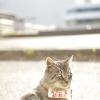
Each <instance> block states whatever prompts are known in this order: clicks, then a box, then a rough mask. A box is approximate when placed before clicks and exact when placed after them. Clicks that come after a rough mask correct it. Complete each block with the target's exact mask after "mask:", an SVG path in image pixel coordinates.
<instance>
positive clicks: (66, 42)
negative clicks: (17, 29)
mask: <svg viewBox="0 0 100 100" xmlns="http://www.w3.org/2000/svg"><path fill="white" fill-rule="evenodd" d="M92 48H95V49H100V34H89V35H88V34H87V35H72V36H71V35H70V36H51V37H48V36H45V37H20V38H0V50H23V49H33V50H59V49H60V50H70V49H71V50H79V49H92Z"/></svg>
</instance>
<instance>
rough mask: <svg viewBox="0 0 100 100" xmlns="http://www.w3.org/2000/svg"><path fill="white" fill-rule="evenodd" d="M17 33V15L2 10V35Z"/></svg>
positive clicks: (0, 29) (0, 16) (0, 14)
mask: <svg viewBox="0 0 100 100" xmlns="http://www.w3.org/2000/svg"><path fill="white" fill-rule="evenodd" d="M14 32H15V15H14V14H13V13H11V12H9V11H6V10H0V35H6V34H8V33H10V34H13V33H14Z"/></svg>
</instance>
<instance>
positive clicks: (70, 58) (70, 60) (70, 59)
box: [65, 55, 73, 65]
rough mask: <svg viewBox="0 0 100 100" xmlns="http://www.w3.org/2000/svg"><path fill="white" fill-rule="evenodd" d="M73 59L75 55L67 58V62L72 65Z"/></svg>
mask: <svg viewBox="0 0 100 100" xmlns="http://www.w3.org/2000/svg"><path fill="white" fill-rule="evenodd" d="M72 59H73V55H72V56H71V57H69V58H68V59H67V60H65V63H66V64H67V65H70V64H71V62H72Z"/></svg>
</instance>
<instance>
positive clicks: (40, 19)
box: [0, 0, 73, 25]
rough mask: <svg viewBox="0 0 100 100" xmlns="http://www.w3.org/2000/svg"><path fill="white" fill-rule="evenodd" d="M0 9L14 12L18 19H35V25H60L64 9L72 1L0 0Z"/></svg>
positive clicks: (62, 21)
mask: <svg viewBox="0 0 100 100" xmlns="http://www.w3.org/2000/svg"><path fill="white" fill-rule="evenodd" d="M0 1H1V8H3V9H6V10H9V11H12V12H14V13H15V14H16V15H17V17H18V18H30V17H35V23H40V24H46V25H49V24H62V23H64V22H65V19H64V16H65V13H66V7H67V6H70V5H72V4H73V0H0Z"/></svg>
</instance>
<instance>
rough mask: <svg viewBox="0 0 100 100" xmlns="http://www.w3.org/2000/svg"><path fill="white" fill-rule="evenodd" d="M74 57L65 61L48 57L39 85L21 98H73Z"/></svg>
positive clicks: (26, 99)
mask: <svg viewBox="0 0 100 100" xmlns="http://www.w3.org/2000/svg"><path fill="white" fill-rule="evenodd" d="M72 58H73V56H71V57H70V58H69V59H67V60H64V61H53V60H52V59H51V58H50V57H47V59H46V64H47V67H46V69H45V74H44V77H43V78H42V79H41V81H40V84H39V86H38V87H37V88H36V89H33V91H31V92H30V93H28V94H26V95H24V96H23V97H22V98H21V100H71V99H72V90H71V88H70V86H71V80H72V73H71V68H70V62H71V61H72Z"/></svg>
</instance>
